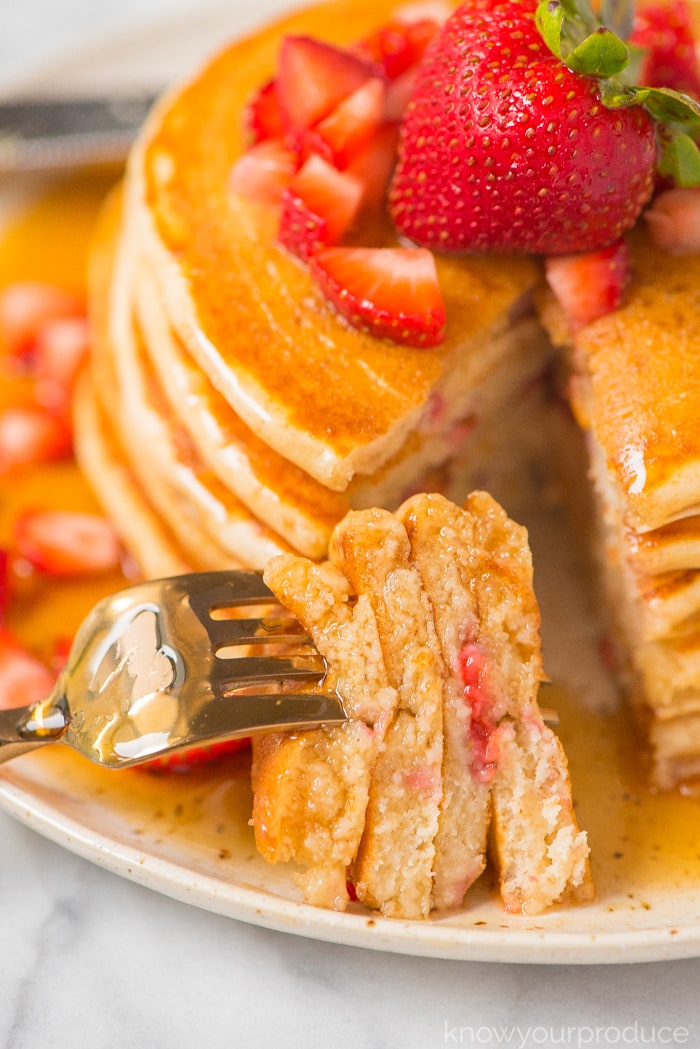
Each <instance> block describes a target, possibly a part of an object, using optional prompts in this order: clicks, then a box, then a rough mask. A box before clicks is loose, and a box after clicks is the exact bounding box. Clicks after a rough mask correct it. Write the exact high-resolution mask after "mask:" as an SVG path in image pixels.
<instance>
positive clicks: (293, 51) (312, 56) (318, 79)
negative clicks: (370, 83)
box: [276, 36, 373, 132]
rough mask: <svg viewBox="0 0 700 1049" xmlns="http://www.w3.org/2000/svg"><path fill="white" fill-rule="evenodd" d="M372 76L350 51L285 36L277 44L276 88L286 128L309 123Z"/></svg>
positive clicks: (302, 38) (293, 130)
mask: <svg viewBox="0 0 700 1049" xmlns="http://www.w3.org/2000/svg"><path fill="white" fill-rule="evenodd" d="M371 76H373V71H372V68H371V67H370V66H369V65H367V63H365V62H363V61H362V60H361V59H360V58H358V57H357V56H355V55H353V54H351V53H350V52H349V51H344V50H342V49H341V48H339V47H334V46H333V44H327V43H325V42H324V41H322V40H316V39H314V38H313V37H308V36H286V37H285V38H284V40H283V41H282V46H281V47H280V53H279V61H278V68H277V77H276V91H277V98H278V101H279V106H280V110H281V112H282V120H283V122H284V126H285V128H286V130H287V131H289V132H295V131H300V130H301V129H303V128H308V127H311V126H312V125H313V124H316V123H317V122H318V121H319V120H322V119H323V118H324V117H325V116H327V115H328V114H329V113H330V112H331V110H332V109H335V107H336V106H337V105H338V103H339V102H342V101H343V99H344V98H347V96H348V95H351V94H352V93H353V91H356V90H357V88H358V87H360V86H361V85H362V84H364V83H365V81H366V80H369V78H370V77H371Z"/></svg>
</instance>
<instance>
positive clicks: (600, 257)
mask: <svg viewBox="0 0 700 1049" xmlns="http://www.w3.org/2000/svg"><path fill="white" fill-rule="evenodd" d="M545 272H546V276H547V282H548V283H549V286H550V287H551V289H552V291H553V292H554V294H555V295H556V297H557V299H558V300H559V302H560V303H561V305H562V306H563V308H564V310H565V312H566V314H567V316H568V319H569V323H570V324H571V326H572V327H573V328H574V329H577V328H580V327H582V326H583V325H584V324H590V323H591V321H594V320H597V319H598V318H599V317H604V316H605V314H606V313H611V312H612V311H613V310H615V309H617V307H618V306H619V305H620V303H621V302H622V295H623V292H624V289H625V285H626V284H627V280H628V278H629V273H630V260H629V251H628V249H627V245H626V243H625V242H624V241H623V240H618V241H616V242H615V243H614V244H611V245H610V246H609V247H607V248H603V249H602V250H601V251H591V252H586V253H583V254H581V255H558V256H552V257H550V258H548V259H547V260H546V263H545Z"/></svg>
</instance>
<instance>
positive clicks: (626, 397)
mask: <svg viewBox="0 0 700 1049" xmlns="http://www.w3.org/2000/svg"><path fill="white" fill-rule="evenodd" d="M631 246H632V251H633V272H634V276H633V280H632V283H631V285H630V287H629V288H628V290H627V292H626V294H625V300H624V303H623V305H622V307H621V308H620V309H618V310H617V311H616V312H615V313H613V314H610V315H608V316H606V317H603V318H602V319H600V320H598V321H596V322H595V323H593V324H590V325H588V326H587V327H585V328H583V329H582V330H580V331H578V332H576V333H573V334H572V333H571V332H570V331H568V330H567V328H566V324H565V322H564V318H563V316H562V314H561V312H560V310H559V309H558V307H556V305H555V304H554V302H553V300H550V301H548V302H547V303H546V305H545V307H544V310H543V317H544V319H545V322H546V323H547V325H548V327H549V330H550V332H551V334H552V336H553V339H554V341H555V342H558V343H560V344H562V345H565V346H567V347H568V350H569V358H570V362H571V369H572V379H571V401H572V404H573V407H574V410H575V414H576V417H577V420H578V422H579V424H580V425H581V427H582V429H583V430H584V432H585V433H586V436H587V440H588V447H589V456H590V472H591V476H592V480H593V483H594V488H595V493H596V497H597V504H598V514H597V518H598V534H597V536H596V550H595V553H596V556H597V558H598V560H599V562H600V565H601V575H602V578H603V580H604V585H605V594H604V601H603V602H602V604H603V607H604V608H605V609H606V610H607V614H608V615H609V616H610V617H611V619H612V626H613V630H614V635H613V636H614V637H615V639H616V641H617V654H618V658H619V660H620V661H621V664H622V667H621V670H622V673H623V675H624V676H626V678H627V688H628V693H629V696H630V697H631V699H632V701H633V703H634V706H635V709H636V710H637V713H638V714H639V719H640V722H641V724H642V726H643V729H644V732H645V735H646V737H647V738H648V740H649V743H650V747H651V762H652V777H653V780H654V782H655V783H656V784H657V785H658V786H660V787H662V788H667V787H671V786H674V785H675V784H677V783H679V782H683V781H685V780H688V779H690V778H692V777H697V776H698V775H700V412H699V411H698V403H699V401H700V257H698V256H688V255H686V256H682V257H681V256H673V255H670V254H668V253H667V252H663V251H660V250H659V249H657V248H654V247H653V246H652V245H651V244H650V242H649V240H648V239H647V238H646V237H645V236H644V234H643V233H642V232H641V231H638V232H637V234H636V235H635V237H634V238H633V241H632V245H631Z"/></svg>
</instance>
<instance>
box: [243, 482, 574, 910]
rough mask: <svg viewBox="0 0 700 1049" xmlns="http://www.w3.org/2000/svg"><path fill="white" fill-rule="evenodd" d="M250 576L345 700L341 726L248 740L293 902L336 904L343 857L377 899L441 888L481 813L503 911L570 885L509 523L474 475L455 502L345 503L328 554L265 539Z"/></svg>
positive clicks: (533, 610) (524, 557)
mask: <svg viewBox="0 0 700 1049" xmlns="http://www.w3.org/2000/svg"><path fill="white" fill-rule="evenodd" d="M265 579H266V581H267V583H268V585H269V586H270V587H271V588H272V590H273V591H274V593H275V594H276V596H277V597H278V599H279V600H280V602H281V603H282V604H283V605H284V606H285V607H287V608H288V609H290V610H291V611H292V612H293V613H294V614H295V615H296V616H297V617H298V618H299V620H300V621H301V623H302V624H303V626H304V627H305V629H307V630H308V632H309V634H310V636H311V637H312V638H313V640H314V642H315V644H316V646H317V647H318V649H319V651H320V652H321V653H322V654H323V655H324V656H325V657H326V659H327V661H328V664H329V673H330V680H329V682H326V683H324V687H328V686H329V685H330V687H334V688H337V689H338V691H339V693H340V694H341V695H342V696H343V698H344V699H346V700H347V701H348V707H349V713H350V715H351V721H350V723H349V726H348V725H343V726H341V727H340V728H328V729H325V730H324V729H319V730H315V731H313V732H308V733H294V734H289V735H278V736H276V737H267V738H266V739H265V740H264V741H263V743H262V744H257V743H255V744H254V763H253V787H254V791H255V803H254V813H253V823H254V827H255V832H256V841H257V843H258V848H259V849H260V851H261V853H262V855H263V856H264V857H265V858H266V859H267V860H268V861H270V862H273V863H274V862H278V861H280V860H287V861H289V860H294V861H296V863H297V864H299V865H300V866H301V867H302V868H304V870H303V873H301V874H298V875H297V880H298V881H299V883H300V884H301V886H302V888H303V890H304V894H305V898H306V899H307V901H308V902H310V903H316V904H319V903H320V904H325V905H329V903H330V902H331V901H332V905H333V906H335V907H336V908H337V909H343V908H344V906H345V905H346V903H347V899H348V895H347V891H346V890H345V887H344V882H345V878H346V876H347V872H348V871H349V872H350V873H351V877H352V881H353V884H354V889H355V892H356V895H357V898H358V899H359V900H361V901H362V902H363V903H365V904H366V905H368V906H370V907H373V908H376V909H378V910H379V911H380V912H381V913H382V914H383V915H385V916H387V917H393V918H407V919H415V918H425V917H426V916H427V915H428V914H429V913H430V911H431V910H433V909H437V910H447V909H451V908H454V907H457V906H459V905H460V904H461V903H462V900H463V897H464V895H465V893H466V892H467V890H468V888H469V887H470V886H471V884H472V883H473V882H474V881H475V880H476V879H477V878H478V876H479V875H480V874H481V872H482V871H483V869H484V867H485V864H486V851H487V843H488V838H489V831H490V830H491V832H492V846H491V851H492V856H493V859H494V862H495V864H496V868H497V870H498V872H499V874H498V877H499V881H500V886H501V893H502V896H503V900H504V904H505V906H506V908H507V909H508V910H509V911H512V912H518V913H519V912H523V913H528V914H535V913H539V912H541V911H543V910H545V909H546V908H547V907H549V906H550V905H551V904H552V903H554V902H555V901H562V900H565V899H569V898H576V899H581V900H583V899H588V898H590V895H591V891H592V890H591V882H590V872H589V870H588V844H587V841H586V836H585V834H584V833H583V832H582V831H581V830H580V829H579V827H578V825H577V822H576V819H575V816H574V813H573V807H572V803H571V793H570V783H569V778H568V771H567V765H566V758H565V756H564V753H563V750H562V748H561V745H560V744H559V742H558V740H557V739H556V737H555V736H554V734H553V733H552V731H551V730H550V729H549V728H547V726H546V725H545V724H544V722H543V720H542V716H541V714H540V711H539V708H538V706H537V691H538V687H539V684H540V681H541V679H542V673H543V672H542V662H541V653H540V641H539V610H538V607H537V602H536V600H535V596H534V592H533V590H532V562H531V558H530V554H529V550H528V546H527V535H526V533H525V530H524V529H522V528H520V527H518V526H516V525H515V524H514V523H513V522H512V521H510V520H509V519H508V517H507V516H506V514H505V513H504V511H503V510H502V508H501V507H500V506H498V504H497V503H495V501H494V500H493V499H492V498H491V497H490V496H488V495H486V494H484V493H474V494H473V495H472V496H471V497H470V499H469V500H468V504H467V506H466V508H464V509H461V508H459V507H457V506H455V505H454V504H452V503H450V502H449V501H448V500H446V499H444V497H442V496H439V495H418V496H415V497H413V498H412V499H410V500H409V501H408V502H407V503H405V504H404V505H403V506H402V507H401V508H399V510H398V511H397V513H396V514H395V515H394V514H391V513H389V512H388V511H385V510H377V509H374V510H363V511H353V512H351V513H350V514H348V516H347V517H346V518H344V519H343V521H341V522H340V523H339V524H338V526H337V527H336V529H335V531H334V534H333V537H332V540H331V544H330V561H329V562H327V563H324V564H323V565H321V566H318V565H314V564H313V563H312V562H310V561H308V560H305V559H302V558H299V557H294V556H290V555H283V556H281V557H279V558H274V559H273V560H272V561H271V562H270V563H269V564H268V566H267V568H266V570H265ZM372 700H374V703H372ZM358 729H364V733H363V732H362V731H359V732H358ZM319 755H320V757H319ZM311 783H314V784H315V786H313V787H311V786H310V784H311ZM360 785H361V795H362V798H363V799H364V798H365V796H366V801H365V804H364V809H363V808H362V802H361V800H360V798H358V791H360ZM346 797H347V798H350V799H352V804H351V806H349V807H347V806H343V805H341V804H340V803H339V799H342V798H346ZM338 842H342V850H341V849H338V848H337V847H336V846H337V843H338Z"/></svg>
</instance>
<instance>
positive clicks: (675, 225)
mask: <svg viewBox="0 0 700 1049" xmlns="http://www.w3.org/2000/svg"><path fill="white" fill-rule="evenodd" d="M644 218H645V219H646V220H647V222H648V224H649V231H650V233H651V237H652V240H653V241H654V243H655V244H656V245H657V247H659V248H663V249H664V251H670V252H673V253H674V254H676V255H696V254H700V188H698V187H695V188H693V189H669V190H666V191H665V192H664V193H659V195H658V197H656V199H655V200H654V203H653V204H652V206H651V207H650V208H649V209H648V210H647V211H645V212H644Z"/></svg>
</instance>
